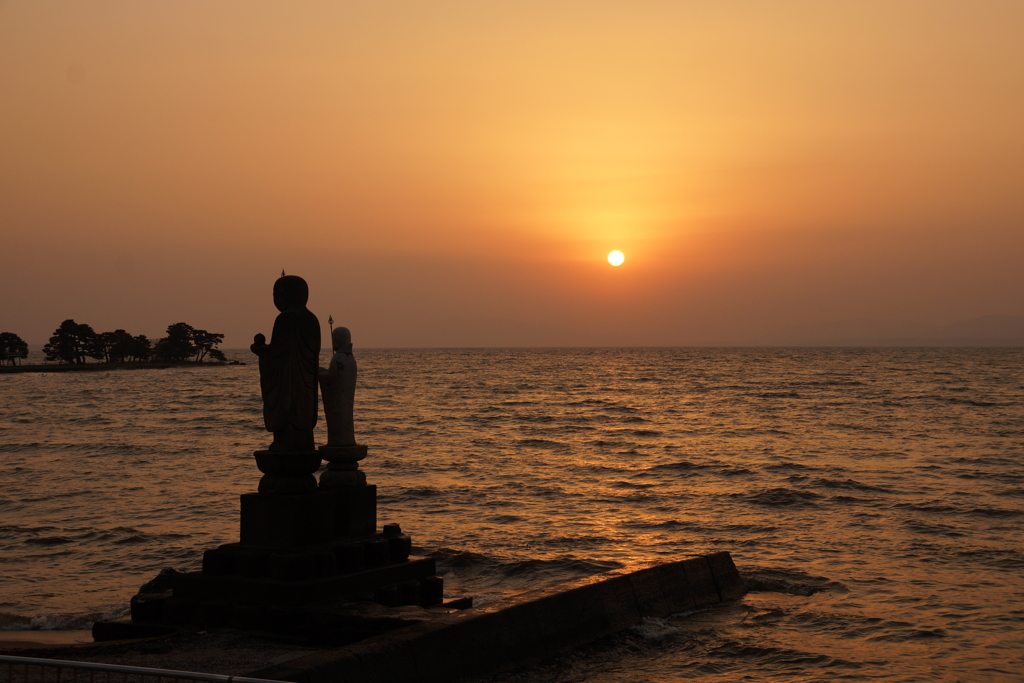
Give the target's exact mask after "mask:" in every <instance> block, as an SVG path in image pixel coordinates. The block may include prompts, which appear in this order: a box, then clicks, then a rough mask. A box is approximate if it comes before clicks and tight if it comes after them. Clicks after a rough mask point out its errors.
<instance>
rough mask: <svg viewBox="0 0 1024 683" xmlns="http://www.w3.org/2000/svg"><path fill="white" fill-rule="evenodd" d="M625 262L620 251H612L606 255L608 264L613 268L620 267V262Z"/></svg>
mask: <svg viewBox="0 0 1024 683" xmlns="http://www.w3.org/2000/svg"><path fill="white" fill-rule="evenodd" d="M625 260H626V257H625V256H623V255H622V252H621V251H613V252H612V253H610V254H608V263H610V264H612V265H613V266H621V265H622V262H623V261H625Z"/></svg>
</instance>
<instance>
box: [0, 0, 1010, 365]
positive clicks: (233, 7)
mask: <svg viewBox="0 0 1024 683" xmlns="http://www.w3.org/2000/svg"><path fill="white" fill-rule="evenodd" d="M1022 28H1024V5H1021V4H1020V3H1015V2H996V1H984V2H979V3H972V4H970V5H968V4H964V3H959V2H941V1H930V2H923V1H921V2H901V3H891V2H870V1H868V2H857V3H852V2H850V3H845V2H837V3H820V2H810V1H808V2H779V3H757V2H721V3H696V2H692V3H691V2H668V1H665V2H639V3H618V2H595V1H591V2H560V3H550V2H517V3H479V2H470V1H464V2H454V1H443V0H442V1H440V2H436V3H415V2H390V3H361V4H360V3H337V2H326V1H323V2H319V1H317V2H313V1H306V2H302V1H300V2H292V3H276V2H266V1H264V0H247V1H245V2H242V1H241V0H236V1H225V2H217V3H208V2H187V1H181V0H176V1H175V2H169V1H161V0H154V1H150V2H146V3H137V2H127V1H115V0H110V1H107V2H91V3H80V2H71V1H70V0H64V1H59V0H52V1H40V2H29V1H27V0H20V1H13V0H6V1H4V2H0V92H2V93H3V97H2V98H0V122H2V126H0V224H2V226H3V233H4V236H3V250H4V251H3V254H4V267H3V269H2V273H0V287H2V291H3V292H4V293H5V300H4V303H3V305H2V309H0V310H2V315H0V328H2V329H3V330H9V331H13V332H16V333H18V334H20V335H21V336H22V337H24V338H25V339H26V340H28V341H30V342H35V343H41V342H44V341H45V340H46V338H47V337H48V336H49V334H51V332H52V330H53V329H54V328H55V327H56V326H57V325H58V324H59V323H60V321H61V320H63V319H65V318H68V317H71V318H75V319H76V320H78V321H79V322H87V323H89V324H91V325H93V326H94V327H96V328H97V329H102V330H106V329H113V328H115V327H122V328H126V329H128V330H129V331H132V332H133V333H144V334H148V335H150V336H159V335H160V334H161V333H162V332H163V329H164V328H165V327H166V326H167V325H168V324H169V323H172V322H177V321H179V320H184V321H186V322H189V323H191V324H193V325H196V326H199V327H205V328H207V329H211V330H216V331H223V332H227V333H228V338H227V340H226V345H227V346H243V345H247V344H248V342H249V340H250V338H251V335H252V334H253V333H255V332H257V331H260V330H263V331H269V326H270V322H271V320H272V318H273V315H274V309H273V307H272V304H271V301H270V296H269V291H270V287H271V285H272V283H273V280H274V278H275V277H276V275H277V274H278V273H279V272H280V270H281V268H282V267H284V268H285V269H286V270H287V271H288V272H289V273H295V274H300V275H303V276H304V277H306V279H307V280H309V282H310V286H311V290H312V292H313V294H312V298H311V301H310V308H311V309H312V310H313V311H314V312H316V313H318V314H319V315H320V316H321V317H322V318H323V319H324V320H326V317H327V315H328V314H329V313H330V314H332V315H333V316H334V318H335V319H336V320H338V321H339V322H341V323H342V324H348V325H349V326H350V327H352V328H353V330H354V332H355V335H356V341H357V343H359V344H360V345H363V346H441V345H444V346H476V345H605V344H635V345H640V344H655V345H674V344H693V343H707V342H716V341H720V342H726V343H745V342H752V341H757V340H759V339H763V338H765V336H766V335H770V334H771V333H772V332H773V331H775V330H777V329H781V328H785V327H786V326H790V325H803V324H810V323H816V322H825V321H834V320H843V319H855V318H869V319H893V320H908V321H913V322H922V323H928V324H944V323H949V322H952V321H954V320H957V319H962V318H968V317H972V316H978V315H985V314H992V313H1004V314H1024V302H1022V297H1021V293H1022V291H1024V268H1021V267H1020V265H1019V262H1020V256H1019V255H1020V254H1021V253H1024V220H1022V219H1024V192H1021V189H1020V188H1021V187H1022V181H1024V154H1022V153H1024V128H1022V126H1021V125H1020V121H1022V120H1024V87H1022V86H1024V47H1022V42H1021V41H1020V39H1019V38H1020V34H1021V29H1022ZM612 249H620V250H622V251H623V252H624V253H625V254H626V258H627V261H626V264H625V265H624V266H622V267H621V268H612V267H610V266H608V264H607V263H606V262H605V260H604V258H605V255H606V254H607V253H608V252H609V251H611V250H612Z"/></svg>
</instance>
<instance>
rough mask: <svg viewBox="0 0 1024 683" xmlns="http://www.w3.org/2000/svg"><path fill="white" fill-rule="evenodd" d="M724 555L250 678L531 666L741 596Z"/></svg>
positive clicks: (496, 606)
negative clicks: (651, 621) (650, 621)
mask: <svg viewBox="0 0 1024 683" xmlns="http://www.w3.org/2000/svg"><path fill="white" fill-rule="evenodd" d="M745 592H746V589H745V588H744V584H743V579H742V578H741V577H740V574H739V572H738V571H737V569H736V566H735V564H733V561H732V557H731V556H730V555H729V553H728V552H718V553H713V554H710V555H702V556H696V557H690V558H687V559H684V560H678V561H674V562H665V563H657V564H649V565H641V566H640V567H639V568H638V567H637V566H633V567H625V568H622V569H616V570H612V571H610V572H605V573H602V574H595V575H592V576H588V577H585V578H582V579H577V580H574V581H569V582H567V583H562V584H558V585H556V586H551V587H548V588H544V589H540V590H536V591H530V592H527V593H522V594H520V595H516V596H512V597H510V598H506V599H504V600H500V601H498V602H493V603H490V604H487V605H483V606H481V607H475V608H471V609H467V610H464V611H460V612H453V613H449V614H442V615H438V617H437V618H435V619H432V620H430V621H426V622H422V623H419V624H415V625H411V626H407V627H404V628H401V629H398V630H395V631H391V632H388V633H384V634H381V635H379V636H375V637H373V638H369V639H367V640H363V641H360V642H358V643H355V644H353V645H349V646H347V647H344V648H338V649H333V650H324V651H321V652H316V653H313V654H310V655H307V656H305V657H300V658H297V659H293V660H290V661H287V662H284V663H282V664H279V665H276V666H272V667H269V668H266V669H261V670H259V671H253V672H250V673H249V674H247V675H248V676H250V677H254V678H265V679H272V680H279V681H293V682H294V683H371V682H372V683H392V682H394V683H398V682H399V681H401V682H402V683H434V682H435V681H436V682H440V681H446V682H448V681H455V680H459V679H463V678H469V677H474V676H484V675H487V674H490V673H493V672H495V671H499V670H502V669H508V668H514V667H519V666H523V665H526V664H531V663H535V662H538V661H541V660H543V659H545V658H548V657H551V656H553V655H555V654H557V653H558V652H559V651H561V650H563V649H566V648H571V647H577V646H580V645H583V644H585V643H587V642H590V641H592V640H596V639H597V638H601V637H603V636H606V635H610V634H612V633H615V632H617V631H621V630H623V629H625V628H628V627H630V626H632V625H633V624H636V623H637V622H639V621H640V620H641V619H643V618H645V617H667V616H669V615H671V614H676V613H679V612H686V611H689V610H694V609H698V608H701V607H705V606H708V605H712V604H716V603H719V602H726V601H730V600H736V599H738V598H740V597H742V596H743V595H744V593H745Z"/></svg>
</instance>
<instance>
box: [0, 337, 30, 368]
mask: <svg viewBox="0 0 1024 683" xmlns="http://www.w3.org/2000/svg"><path fill="white" fill-rule="evenodd" d="M15 358H21V359H22V360H24V359H26V358H28V344H26V343H25V342H24V341H22V339H21V337H19V336H18V335H16V334H14V333H13V332H0V359H3V360H5V361H7V362H8V363H9V364H11V365H14V364H15V363H14V359H15Z"/></svg>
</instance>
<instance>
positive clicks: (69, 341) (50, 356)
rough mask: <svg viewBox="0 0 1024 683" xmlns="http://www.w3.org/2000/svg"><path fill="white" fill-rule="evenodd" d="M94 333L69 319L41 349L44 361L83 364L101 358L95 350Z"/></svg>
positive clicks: (101, 355)
mask: <svg viewBox="0 0 1024 683" xmlns="http://www.w3.org/2000/svg"><path fill="white" fill-rule="evenodd" d="M95 340H96V332H94V331H93V329H92V327H90V326H89V325H86V324H84V323H83V324H81V325H80V324H78V323H76V322H75V321H74V320H71V319H70V318H69V319H68V320H65V321H64V322H62V323H61V324H60V327H58V328H57V329H56V330H54V332H53V336H52V337H50V342H49V343H48V344H47V345H46V346H44V347H43V352H44V353H45V354H46V360H56V361H60V362H61V363H79V364H81V363H85V359H86V356H88V357H89V358H103V354H102V352H100V353H97V350H96V342H95Z"/></svg>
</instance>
